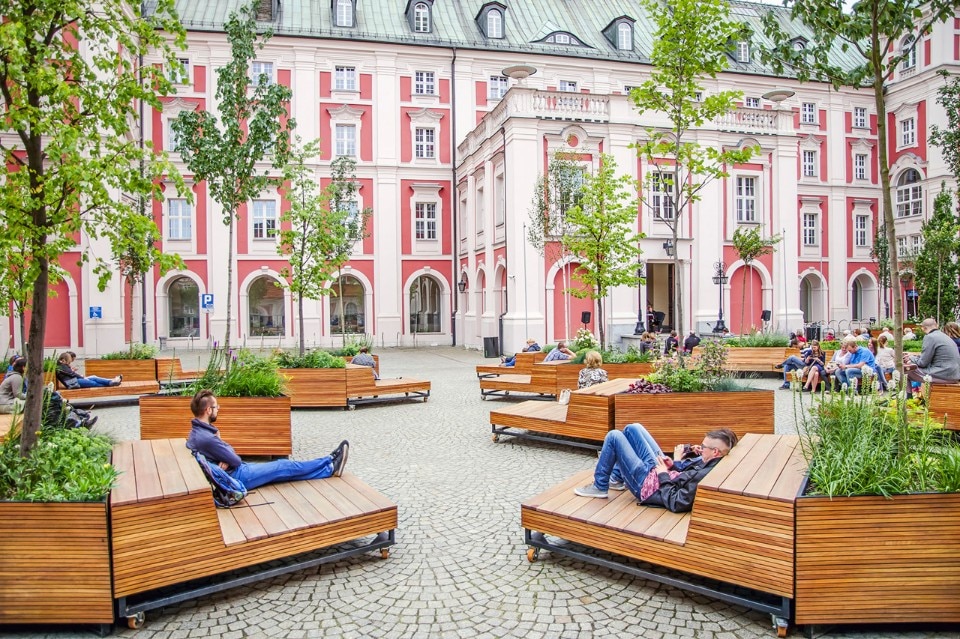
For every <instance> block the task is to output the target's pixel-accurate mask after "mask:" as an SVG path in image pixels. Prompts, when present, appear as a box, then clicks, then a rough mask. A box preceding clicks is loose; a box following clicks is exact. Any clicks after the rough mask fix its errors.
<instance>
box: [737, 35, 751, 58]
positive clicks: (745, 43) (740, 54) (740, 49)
mask: <svg viewBox="0 0 960 639" xmlns="http://www.w3.org/2000/svg"><path fill="white" fill-rule="evenodd" d="M737 62H744V63H746V62H750V41H749V40H738V41H737Z"/></svg>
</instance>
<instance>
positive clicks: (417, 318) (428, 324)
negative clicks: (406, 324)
mask: <svg viewBox="0 0 960 639" xmlns="http://www.w3.org/2000/svg"><path fill="white" fill-rule="evenodd" d="M440 292H441V287H440V282H438V281H437V280H436V279H435V278H433V277H431V276H429V275H421V276H420V277H418V278H417V279H416V280H415V281H414V282H413V285H412V286H410V332H411V333H440V332H442V330H443V329H442V326H441V316H442V314H441V313H440ZM477 310H478V311H479V310H480V309H479V305H478V308H477Z"/></svg>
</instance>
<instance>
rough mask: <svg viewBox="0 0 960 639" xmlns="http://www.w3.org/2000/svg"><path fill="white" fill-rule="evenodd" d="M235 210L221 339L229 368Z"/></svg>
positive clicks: (231, 227) (231, 214)
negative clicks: (223, 326)
mask: <svg viewBox="0 0 960 639" xmlns="http://www.w3.org/2000/svg"><path fill="white" fill-rule="evenodd" d="M236 221H237V217H236V211H230V234H229V238H228V240H227V330H226V331H224V332H225V333H226V335H225V336H224V339H223V352H224V353H227V357H225V358H224V359H225V360H226V367H227V371H229V370H230V362H231V360H232V359H233V358H232V357H230V356H229V353H230V333H231V330H230V328H231V321H232V320H233V227H234V226H235V225H236Z"/></svg>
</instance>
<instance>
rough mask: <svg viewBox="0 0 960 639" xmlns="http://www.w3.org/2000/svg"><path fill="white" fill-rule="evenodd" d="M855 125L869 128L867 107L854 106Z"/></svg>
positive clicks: (860, 127) (859, 127)
mask: <svg viewBox="0 0 960 639" xmlns="http://www.w3.org/2000/svg"><path fill="white" fill-rule="evenodd" d="M853 126H854V127H855V128H857V129H865V128H867V107H853Z"/></svg>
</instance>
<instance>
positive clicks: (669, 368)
mask: <svg viewBox="0 0 960 639" xmlns="http://www.w3.org/2000/svg"><path fill="white" fill-rule="evenodd" d="M686 362H687V361H686V359H685V358H683V357H664V358H662V359H660V360H658V362H657V370H656V372H654V373H652V374H651V375H650V376H649V378H648V379H649V380H650V381H651V382H653V383H655V384H663V385H664V386H666V387H667V388H669V389H670V390H672V391H674V392H677V393H696V392H699V391H702V390H704V383H703V380H701V379H700V375H699V374H698V373H697V371H695V370H690V369H688V368H687V366H686Z"/></svg>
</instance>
